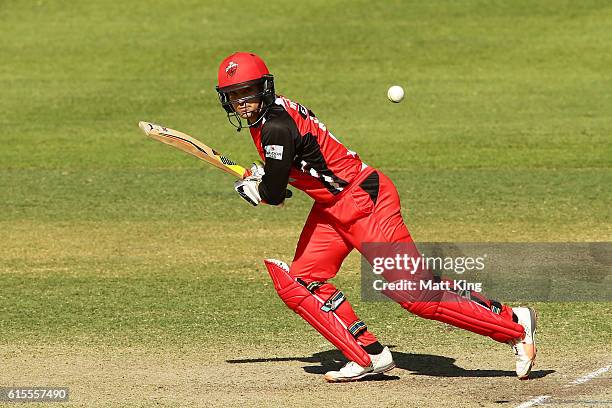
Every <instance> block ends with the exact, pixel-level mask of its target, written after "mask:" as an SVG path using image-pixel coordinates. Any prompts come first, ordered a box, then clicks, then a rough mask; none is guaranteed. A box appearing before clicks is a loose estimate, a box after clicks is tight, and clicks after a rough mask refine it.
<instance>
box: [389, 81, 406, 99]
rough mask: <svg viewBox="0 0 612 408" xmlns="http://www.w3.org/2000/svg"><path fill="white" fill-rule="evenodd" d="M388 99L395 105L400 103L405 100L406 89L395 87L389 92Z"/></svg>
mask: <svg viewBox="0 0 612 408" xmlns="http://www.w3.org/2000/svg"><path fill="white" fill-rule="evenodd" d="M387 98H389V100H390V101H391V102H393V103H399V102H401V101H402V99H404V88H402V87H401V86H399V85H393V86H392V87H391V88H389V90H388V91H387Z"/></svg>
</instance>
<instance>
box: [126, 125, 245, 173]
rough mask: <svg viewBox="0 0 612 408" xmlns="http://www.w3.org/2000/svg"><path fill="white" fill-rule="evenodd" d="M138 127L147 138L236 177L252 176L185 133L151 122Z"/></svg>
mask: <svg viewBox="0 0 612 408" xmlns="http://www.w3.org/2000/svg"><path fill="white" fill-rule="evenodd" d="M138 126H140V128H141V129H142V130H143V131H144V132H145V134H146V135H147V136H149V137H151V138H153V139H155V140H158V141H160V142H162V143H165V144H167V145H170V146H172V147H175V148H177V149H179V150H182V151H184V152H185V153H189V154H191V155H193V156H195V157H197V158H198V159H200V160H204V161H205V162H207V163H210V164H212V165H213V166H215V167H216V168H218V169H220V170H223V171H224V172H226V173H228V174H231V175H232V176H234V177H238V178H239V179H245V178H246V177H248V176H250V175H251V171H250V170H248V169H246V168H244V167H242V166H241V165H239V164H237V163H235V162H233V161H232V160H230V159H228V158H227V157H225V156H223V155H222V154H220V153H219V152H217V151H216V150H214V149H213V148H211V147H209V146H207V145H205V144H204V143H202V142H200V141H199V140H198V139H196V138H194V137H192V136H189V135H187V134H185V133H183V132H179V131H178V130H174V129H169V128H166V127H163V126H160V125H156V124H154V123H149V122H140V123H138Z"/></svg>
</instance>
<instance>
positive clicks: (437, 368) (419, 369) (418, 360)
mask: <svg viewBox="0 0 612 408" xmlns="http://www.w3.org/2000/svg"><path fill="white" fill-rule="evenodd" d="M393 359H394V360H395V364H396V367H397V368H400V369H402V370H406V371H410V372H412V374H413V375H428V376H432V377H515V376H516V373H515V372H514V371H510V370H478V369H477V370H468V369H464V368H461V367H458V366H456V365H455V359H454V358H450V357H444V356H436V355H432V354H410V353H402V352H399V351H394V352H393ZM508 359H512V361H511V363H512V364H513V363H514V358H513V356H512V354H510V353H509V354H508ZM226 361H227V362H228V363H230V364H241V363H269V362H283V361H301V362H305V363H313V364H317V365H308V366H305V367H303V368H304V371H306V372H307V373H310V374H325V373H326V372H327V371H330V370H337V369H339V368H340V367H342V365H344V364H345V363H346V357H344V355H342V353H340V352H339V351H338V350H328V351H322V352H320V353H315V354H313V355H312V356H311V357H274V358H246V359H239V360H226ZM392 372H393V371H391V373H392ZM554 372H555V370H536V371H532V372H531V374H530V379H538V378H544V377H546V376H547V375H549V374H552V373H554ZM397 379H399V377H397V376H394V375H384V374H381V375H380V376H372V377H367V380H369V381H380V380H397Z"/></svg>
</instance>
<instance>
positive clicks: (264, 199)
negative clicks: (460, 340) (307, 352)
mask: <svg viewBox="0 0 612 408" xmlns="http://www.w3.org/2000/svg"><path fill="white" fill-rule="evenodd" d="M216 89H217V92H218V94H219V99H220V101H221V106H222V107H223V109H224V110H225V111H226V113H227V117H228V119H229V121H230V123H232V124H233V125H234V126H235V127H236V128H237V129H238V130H240V129H242V128H243V127H245V126H246V127H248V129H249V131H250V133H251V137H252V139H253V142H254V143H255V147H256V148H257V151H258V152H259V156H260V157H261V159H262V160H263V165H261V164H254V165H253V167H252V168H251V172H252V175H251V176H250V177H247V178H246V179H244V180H238V181H236V183H235V185H234V188H235V190H236V191H237V192H238V193H239V194H240V196H241V197H242V198H244V199H245V200H246V201H248V202H249V203H250V204H252V205H254V206H256V205H258V204H260V203H266V204H269V205H280V204H282V203H283V202H284V200H285V197H286V188H287V185H288V184H290V185H292V186H293V187H295V188H297V189H300V190H302V191H303V192H305V193H306V194H307V195H309V196H310V197H311V198H312V199H313V200H314V205H313V206H312V209H311V211H310V214H309V216H308V218H307V220H306V225H304V228H303V231H302V233H301V235H300V238H299V241H298V243H297V249H296V252H295V256H294V258H293V262H292V263H291V265H290V266H288V265H287V264H285V263H284V262H281V261H276V260H271V259H268V260H265V264H266V267H267V269H268V272H269V273H270V276H271V277H272V280H273V281H274V286H275V289H276V291H277V292H278V295H279V296H280V298H281V299H282V300H283V302H284V303H285V304H286V305H287V306H288V307H289V308H290V309H292V310H293V311H295V312H296V313H297V314H299V315H300V316H301V317H302V318H303V319H304V320H306V321H307V322H308V323H309V324H310V325H311V326H313V327H314V328H315V329H316V330H317V331H319V333H321V334H322V335H323V336H324V337H325V338H326V339H327V340H329V341H330V342H331V343H332V344H333V345H334V346H335V347H337V348H338V349H339V350H340V351H341V352H342V353H343V354H344V355H345V356H346V357H347V359H348V360H349V361H348V363H347V364H346V365H345V366H344V367H342V368H341V369H340V370H338V371H329V372H327V373H326V374H325V379H326V380H327V381H329V382H341V381H355V380H359V379H362V378H364V377H367V376H371V375H376V374H380V373H383V372H386V371H389V370H391V369H393V368H394V367H395V363H394V362H393V356H392V355H391V352H390V351H389V348H388V347H383V345H382V344H381V343H380V342H379V340H378V339H377V337H376V336H375V335H374V334H373V333H372V332H370V331H369V330H368V328H367V326H366V324H365V323H364V322H363V321H362V320H360V319H359V318H358V317H357V315H356V314H355V312H354V311H353V308H352V307H351V305H350V303H349V301H348V300H347V299H346V297H345V296H344V294H343V293H342V291H340V290H339V289H338V288H336V287H335V286H334V285H332V284H331V283H329V282H328V280H329V279H331V278H333V277H334V276H335V275H336V273H337V272H338V270H339V269H340V266H341V265H342V261H343V260H344V259H345V258H346V256H347V255H348V254H349V253H350V252H351V251H352V250H353V249H357V250H358V251H360V252H361V253H362V254H363V255H364V256H365V257H366V259H368V260H371V258H372V256H373V254H372V253H371V252H369V251H368V250H367V248H366V245H367V243H386V244H389V245H391V246H393V245H401V246H403V247H404V248H409V251H411V252H412V253H416V247H415V245H414V243H413V241H412V238H411V236H410V233H409V232H408V229H407V228H406V225H405V224H404V221H403V219H402V216H401V212H400V200H399V195H398V193H397V190H396V188H395V186H394V184H393V183H392V181H391V180H390V179H389V178H388V177H387V176H385V175H384V174H383V173H382V172H381V171H380V170H377V169H375V168H373V167H371V166H368V165H367V164H365V163H364V162H362V161H361V159H360V158H359V156H358V155H357V153H355V152H353V151H351V150H349V149H348V148H347V147H345V146H344V145H343V144H342V143H341V142H340V141H339V140H338V139H336V138H335V137H334V135H332V133H331V132H330V131H329V130H328V128H327V127H326V126H325V125H324V124H323V123H322V122H321V121H319V119H318V118H317V117H316V116H315V114H314V113H313V112H312V111H310V110H309V109H307V108H306V107H304V106H302V105H300V104H299V103H297V102H294V101H292V100H290V99H287V98H285V97H283V96H280V95H277V94H276V92H275V89H274V78H273V76H272V75H271V74H270V72H269V70H268V68H267V67H266V64H265V63H264V61H263V60H262V59H261V58H259V57H258V56H257V55H255V54H252V53H248V52H237V53H234V54H232V55H230V56H228V57H227V58H225V59H224V60H223V61H222V62H221V65H220V67H219V72H218V85H217V88H216ZM392 275H393V274H391V275H389V276H385V278H387V280H391V281H393V280H396V279H397V276H392ZM417 276H418V277H419V278H421V279H423V278H425V279H431V280H436V279H438V281H439V280H440V278H437V277H434V276H431V275H428V272H427V271H420V273H419V274H417ZM412 279H415V277H412ZM389 296H390V297H392V298H393V299H394V300H395V301H397V302H398V303H399V304H400V306H401V307H403V308H404V309H406V310H408V311H409V312H412V313H414V314H416V315H418V316H421V317H423V318H426V319H434V320H438V321H441V322H444V323H447V324H451V325H453V326H456V327H460V328H462V329H466V330H469V331H472V332H474V333H478V334H481V335H484V336H489V337H491V338H492V339H493V340H495V341H498V342H502V343H508V344H510V345H511V346H512V347H513V349H514V353H515V355H516V374H517V376H518V377H519V378H520V379H525V378H527V377H528V375H529V372H530V371H531V368H532V366H533V363H534V360H535V357H536V345H535V332H536V314H535V312H534V310H532V309H530V308H526V307H514V308H512V307H509V306H507V305H503V304H501V303H499V302H497V301H494V300H490V299H488V298H486V297H484V296H483V295H482V294H478V295H476V296H474V295H471V296H467V297H466V296H462V295H461V293H458V292H456V291H452V290H436V291H433V290H427V291H420V292H419V291H416V292H414V293H403V294H402V293H399V294H393V295H389Z"/></svg>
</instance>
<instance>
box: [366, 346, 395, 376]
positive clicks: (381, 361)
mask: <svg viewBox="0 0 612 408" xmlns="http://www.w3.org/2000/svg"><path fill="white" fill-rule="evenodd" d="M370 359H371V360H372V368H373V370H372V374H380V373H386V372H387V371H389V370H392V369H393V368H395V362H394V361H393V356H392V355H391V351H389V347H386V346H385V348H384V349H383V351H382V353H380V354H370Z"/></svg>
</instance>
